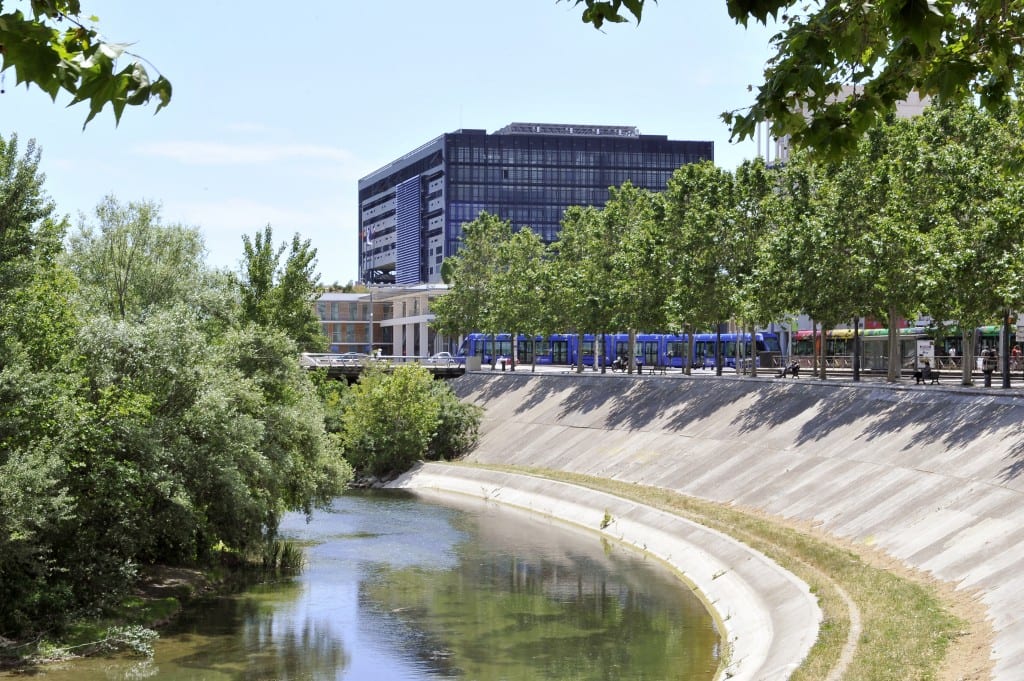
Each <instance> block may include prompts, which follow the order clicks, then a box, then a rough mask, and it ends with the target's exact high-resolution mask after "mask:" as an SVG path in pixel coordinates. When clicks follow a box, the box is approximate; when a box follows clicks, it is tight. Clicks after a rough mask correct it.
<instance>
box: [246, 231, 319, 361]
mask: <svg viewBox="0 0 1024 681" xmlns="http://www.w3.org/2000/svg"><path fill="white" fill-rule="evenodd" d="M242 244H243V247H244V261H243V263H242V273H241V277H240V279H239V281H238V287H239V290H240V292H241V298H242V318H243V319H246V320H248V321H250V322H252V323H253V324H256V325H258V326H263V327H269V328H277V329H280V330H282V331H284V332H285V333H286V334H287V335H288V337H289V338H291V339H292V340H294V341H295V342H296V344H297V345H298V346H299V347H300V348H301V349H303V350H308V351H317V350H322V349H323V348H324V347H325V345H326V344H327V338H326V337H325V336H324V334H323V331H322V330H321V328H320V319H319V318H318V317H317V316H316V311H315V309H314V302H315V301H316V299H317V297H318V296H319V290H320V289H319V280H320V276H319V274H317V272H316V252H317V251H316V249H315V248H313V247H312V246H311V245H310V241H309V239H306V240H305V241H303V240H301V238H300V237H299V235H298V234H295V235H294V236H293V237H292V240H291V243H290V244H281V245H280V246H279V247H277V248H275V247H274V235H273V230H272V229H271V227H270V225H267V226H266V227H264V228H263V232H257V233H256V236H255V237H254V238H252V239H250V238H249V235H247V234H244V235H242ZM286 250H287V251H288V257H287V258H286V259H285V261H284V264H283V265H282V263H281V256H283V255H284V253H285V251H286Z"/></svg>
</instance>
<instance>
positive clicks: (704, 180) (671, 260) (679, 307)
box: [664, 161, 736, 373]
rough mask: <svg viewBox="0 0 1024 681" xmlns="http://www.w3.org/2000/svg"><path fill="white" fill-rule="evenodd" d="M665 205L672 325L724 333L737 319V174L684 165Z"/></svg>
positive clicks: (705, 165) (675, 175) (705, 164)
mask: <svg viewBox="0 0 1024 681" xmlns="http://www.w3.org/2000/svg"><path fill="white" fill-rule="evenodd" d="M664 201H665V227H666V232H667V233H668V234H669V235H670V236H669V239H668V242H667V244H666V253H667V255H666V258H667V262H668V267H669V281H670V283H671V292H670V293H669V295H668V298H667V300H666V309H667V318H668V320H669V323H670V324H672V325H673V326H674V327H675V328H680V329H690V330H698V329H706V328H719V327H720V325H721V324H722V323H724V322H725V321H727V320H729V319H731V318H732V316H733V314H734V313H735V308H734V303H735V297H734V296H733V289H734V287H735V285H736V284H735V281H734V280H733V273H732V271H731V269H730V263H731V258H732V257H733V256H734V255H735V248H736V241H735V235H736V232H735V224H736V199H735V187H734V182H733V176H732V173H730V172H729V171H727V170H723V169H721V168H717V167H715V165H714V164H713V163H712V162H710V161H704V162H701V163H691V164H688V165H685V166H683V167H681V168H679V169H677V170H676V171H675V173H673V174H672V177H671V178H670V179H669V181H668V187H667V189H666V191H665V193H664ZM719 351H720V349H719V350H716V352H719ZM690 352H691V353H692V352H693V350H692V349H691V350H690ZM720 359H721V358H718V360H720ZM716 366H717V367H718V370H719V373H721V361H717V360H716Z"/></svg>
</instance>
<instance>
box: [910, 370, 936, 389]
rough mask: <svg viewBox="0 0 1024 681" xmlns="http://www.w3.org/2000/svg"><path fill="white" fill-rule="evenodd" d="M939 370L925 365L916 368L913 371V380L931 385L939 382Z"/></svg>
mask: <svg viewBox="0 0 1024 681" xmlns="http://www.w3.org/2000/svg"><path fill="white" fill-rule="evenodd" d="M939 373H940V372H939V370H938V369H932V368H929V367H925V368H924V369H917V370H915V371H914V382H915V383H924V384H926V385H927V384H929V383H930V384H931V385H938V384H939Z"/></svg>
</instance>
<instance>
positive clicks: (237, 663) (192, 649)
mask: <svg viewBox="0 0 1024 681" xmlns="http://www.w3.org/2000/svg"><path fill="white" fill-rule="evenodd" d="M282 533H283V534H284V535H285V536H287V537H290V538H293V539H296V540H298V541H300V542H301V543H303V544H304V545H305V547H306V549H305V550H306V558H307V567H306V570H305V571H304V572H303V574H302V575H301V576H300V577H298V578H296V579H294V580H290V581H287V582H282V583H275V584H267V585H262V586H260V587H258V588H255V589H252V590H249V591H247V592H245V593H244V594H240V595H237V596H232V597H226V598H220V599H216V600H213V601H211V602H209V603H205V604H203V605H202V606H201V607H198V608H195V609H193V610H191V611H190V612H189V614H188V616H187V617H186V618H183V619H182V620H181V621H180V622H179V623H178V624H177V625H176V626H175V627H174V628H173V629H172V630H169V631H165V632H163V633H162V636H161V639H160V641H159V642H158V643H157V645H156V654H155V656H154V657H153V659H152V660H144V661H143V660H139V659H125V658H109V659H89V660H77V661H74V662H69V663H66V664H60V665H52V666H47V667H44V668H41V669H40V670H38V673H37V674H36V676H37V677H38V678H44V679H50V680H52V681H65V680H70V679H75V680H76V681H79V680H86V681H87V680H90V679H104V680H106V679H111V680H128V679H167V680H179V679H182V680H183V679H189V680H193V679H194V680H202V681H222V680H224V681H227V680H236V679H237V680H241V679H244V680H252V681H256V680H268V681H269V680H272V679H309V680H321V679H323V680H327V679H346V680H363V679H381V680H388V681H428V680H429V681H433V680H440V679H465V680H467V681H512V680H520V679H521V680H523V681H526V680H530V681H536V680H539V679H552V680H558V681H566V680H579V681H583V680H590V679H594V680H602V681H610V680H615V679H630V680H645V679H647V680H651V681H663V680H667V679H678V680H680V681H706V680H710V679H711V678H712V677H713V675H714V671H715V669H716V667H717V664H718V657H717V652H718V648H717V646H718V635H717V633H716V631H715V629H714V624H713V622H712V620H711V618H710V616H709V615H708V614H707V612H706V611H705V609H704V608H703V606H702V604H701V603H700V602H699V600H698V599H697V598H696V597H695V596H694V595H693V594H692V593H690V591H689V589H688V588H687V587H686V585H685V584H683V583H682V582H681V581H679V580H678V579H677V578H676V576H675V575H674V574H673V573H671V572H670V571H668V570H667V569H666V568H664V567H663V566H661V565H660V564H658V563H657V562H655V561H652V560H650V559H645V558H644V557H643V556H642V555H640V554H638V553H635V552H632V551H630V550H627V549H626V548H624V547H620V546H618V545H613V544H609V543H607V542H604V541H602V540H601V539H600V538H599V537H597V536H596V535H593V534H589V533H585V532H580V531H576V530H572V529H570V528H566V527H564V526H562V525H558V524H553V523H550V522H548V521H545V520H540V519H537V518H535V517H533V516H530V515H527V514H524V513H521V512H517V511H513V510H510V509H506V508H502V507H500V506H497V505H493V504H491V505H486V504H484V503H483V502H479V503H478V502H470V501H466V502H460V503H459V504H458V507H456V506H453V505H439V504H435V503H426V502H423V501H421V500H417V499H415V498H414V497H412V496H409V495H408V494H406V493H398V492H395V493H352V494H346V495H345V496H343V497H340V498H338V499H337V500H336V501H335V503H334V505H333V507H332V508H331V510H330V511H327V512H318V513H317V514H316V515H315V517H314V518H313V521H312V522H311V523H308V524H307V523H306V522H305V520H304V518H303V517H301V516H298V515H293V516H289V517H288V518H286V520H285V522H284V523H283V525H282Z"/></svg>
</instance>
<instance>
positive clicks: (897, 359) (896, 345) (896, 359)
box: [885, 305, 903, 383]
mask: <svg viewBox="0 0 1024 681" xmlns="http://www.w3.org/2000/svg"><path fill="white" fill-rule="evenodd" d="M898 320H899V313H898V312H897V310H896V307H895V306H894V305H890V306H889V370H888V372H887V373H886V376H885V380H886V381H888V382H889V383H896V382H898V381H899V380H900V378H901V377H902V376H903V354H902V353H901V351H900V330H899V328H898V327H897V326H896V324H897V322H898Z"/></svg>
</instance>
